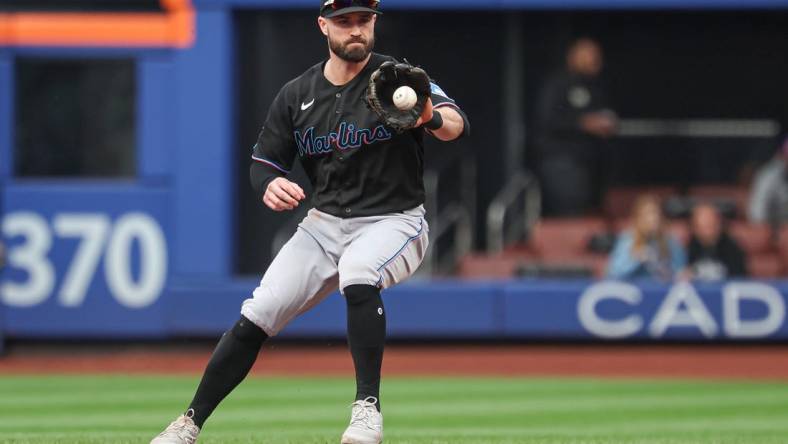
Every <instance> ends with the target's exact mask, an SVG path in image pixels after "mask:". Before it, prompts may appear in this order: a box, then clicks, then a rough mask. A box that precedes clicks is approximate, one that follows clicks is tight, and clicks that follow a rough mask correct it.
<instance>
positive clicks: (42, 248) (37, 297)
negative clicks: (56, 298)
mask: <svg viewBox="0 0 788 444" xmlns="http://www.w3.org/2000/svg"><path fill="white" fill-rule="evenodd" d="M3 233H4V234H5V235H6V236H7V237H18V236H19V237H22V238H23V239H24V240H25V241H24V242H23V243H22V244H21V245H18V246H16V247H15V248H11V249H10V250H9V251H8V266H9V267H12V268H18V269H20V270H24V271H25V272H26V273H27V281H25V282H22V283H19V282H3V284H2V285H1V286H0V294H1V295H2V298H3V302H4V303H6V304H7V305H13V306H16V307H30V306H33V305H38V304H40V303H42V302H44V301H45V300H46V299H47V297H49V295H50V294H51V293H52V289H53V288H54V287H55V269H54V267H52V263H51V262H49V259H48V258H47V254H48V253H49V249H50V248H51V247H52V232H51V231H49V226H48V225H47V222H46V220H44V218H43V217H41V216H39V215H38V214H36V213H31V212H19V213H13V214H11V215H9V216H8V217H6V218H5V219H4V220H3Z"/></svg>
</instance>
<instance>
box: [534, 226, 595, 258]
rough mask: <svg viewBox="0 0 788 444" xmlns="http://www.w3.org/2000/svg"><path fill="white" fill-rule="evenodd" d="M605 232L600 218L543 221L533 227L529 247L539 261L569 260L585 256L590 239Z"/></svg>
mask: <svg viewBox="0 0 788 444" xmlns="http://www.w3.org/2000/svg"><path fill="white" fill-rule="evenodd" d="M606 230H607V224H606V223H605V221H604V220H602V219H601V218H572V219H544V220H542V221H540V222H539V223H538V224H536V226H535V227H534V230H533V232H532V234H531V239H530V242H529V245H530V246H531V249H532V250H533V251H534V252H535V253H536V254H537V255H538V256H539V257H540V258H541V259H551V260H561V259H571V258H574V257H577V256H578V255H582V254H586V253H587V252H588V243H589V242H590V241H591V238H592V237H593V236H594V235H595V234H603V233H605V232H606Z"/></svg>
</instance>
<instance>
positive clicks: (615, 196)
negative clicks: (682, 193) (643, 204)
mask: <svg viewBox="0 0 788 444" xmlns="http://www.w3.org/2000/svg"><path fill="white" fill-rule="evenodd" d="M644 194H650V195H653V196H656V197H657V198H658V199H659V200H660V201H663V200H665V199H666V198H668V197H670V196H673V195H676V194H678V190H677V189H676V187H670V186H654V187H637V188H612V189H610V190H608V192H607V193H606V194H605V198H604V204H603V206H604V211H605V214H606V215H607V217H609V218H611V219H621V218H626V217H629V215H630V213H631V211H632V204H634V203H635V200H637V198H638V197H640V196H642V195H644Z"/></svg>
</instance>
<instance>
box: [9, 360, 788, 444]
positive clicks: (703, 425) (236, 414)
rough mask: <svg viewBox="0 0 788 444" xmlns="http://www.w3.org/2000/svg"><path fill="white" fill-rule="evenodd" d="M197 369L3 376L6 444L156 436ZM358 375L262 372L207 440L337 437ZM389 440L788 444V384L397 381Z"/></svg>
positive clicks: (179, 405) (388, 398) (389, 410)
mask: <svg viewBox="0 0 788 444" xmlns="http://www.w3.org/2000/svg"><path fill="white" fill-rule="evenodd" d="M196 383H197V379H196V378H193V377H155V376H146V377H140V376H128V377H126V376H86V377H61V376H57V377H55V376H42V377H17V376H0V442H3V443H7V442H13V443H147V442H148V441H149V440H150V438H151V437H152V436H153V435H155V434H156V433H158V432H159V431H160V429H161V428H162V427H163V426H165V425H166V424H167V423H169V421H170V420H172V419H173V418H174V416H175V415H176V414H177V413H178V412H179V410H181V409H183V408H184V405H185V403H186V402H188V400H189V399H190V397H191V395H192V391H193V389H194V387H195V386H196ZM352 389H353V385H352V381H351V379H350V378H346V379H317V378H293V379H284V378H272V379H267V378H252V379H248V380H247V381H245V382H244V383H243V384H242V385H241V386H240V387H239V389H237V390H236V391H235V392H234V393H233V394H232V395H230V397H229V398H228V399H227V400H225V402H224V403H223V404H222V405H221V406H220V408H219V409H218V410H217V412H216V413H215V414H214V416H213V417H212V418H211V421H209V422H208V423H207V424H206V427H205V430H204V431H203V434H202V435H201V440H200V442H201V443H261V444H262V443H265V444H269V443H270V444H274V443H276V444H284V443H293V444H316V443H332V444H337V443H338V442H339V436H340V435H341V433H342V431H343V430H344V426H345V425H346V422H347V420H348V417H349V408H348V404H349V402H350V401H352V400H351V399H349V396H351V395H350V394H351V392H352ZM383 401H384V404H383V409H384V415H385V425H386V427H385V432H386V440H385V442H386V443H401V444H405V443H413V444H426V443H442V444H492V443H495V444H504V443H534V444H535V443H540V444H558V443H560V444H581V443H586V444H592V443H593V444H619V443H643V444H645V443H649V444H680V443H681V444H684V443H687V444H689V443H693V444H695V443H704V444H706V443H708V444H711V443H720V444H722V443H742V444H744V443H747V444H756V443H775V444H777V443H788V383H740V382H737V383H725V382H688V381H599V380H583V379H566V380H557V379H556V380H553V379H549V380H548V379H483V378H387V379H386V380H385V381H384V387H383Z"/></svg>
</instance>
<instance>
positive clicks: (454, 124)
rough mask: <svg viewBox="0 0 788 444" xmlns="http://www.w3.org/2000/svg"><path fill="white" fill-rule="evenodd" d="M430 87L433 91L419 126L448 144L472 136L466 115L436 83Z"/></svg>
mask: <svg viewBox="0 0 788 444" xmlns="http://www.w3.org/2000/svg"><path fill="white" fill-rule="evenodd" d="M430 86H431V90H432V91H431V94H430V97H429V99H428V100H427V104H426V105H425V107H424V112H422V113H421V117H420V118H419V121H418V122H417V125H421V126H423V127H424V129H425V130H426V131H427V132H428V133H430V134H432V135H433V136H434V137H435V138H437V139H439V140H443V141H446V142H448V141H451V140H456V139H459V138H460V137H463V136H467V135H468V134H470V124H469V123H468V117H467V116H466V115H465V113H464V112H462V110H461V109H460V107H459V106H457V104H456V103H455V102H454V100H453V99H451V98H450V97H449V96H448V95H446V93H445V92H443V90H442V89H441V87H439V86H438V85H437V84H435V83H431V84H430Z"/></svg>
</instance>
